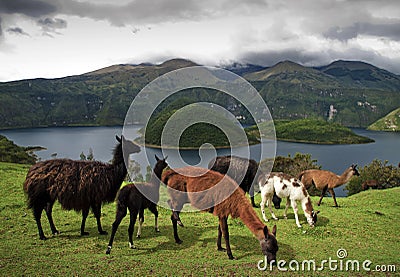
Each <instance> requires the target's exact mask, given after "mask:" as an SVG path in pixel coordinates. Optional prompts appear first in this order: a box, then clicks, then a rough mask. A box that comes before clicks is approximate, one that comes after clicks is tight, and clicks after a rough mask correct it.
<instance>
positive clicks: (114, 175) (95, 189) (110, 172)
mask: <svg viewBox="0 0 400 277" xmlns="http://www.w3.org/2000/svg"><path fill="white" fill-rule="evenodd" d="M116 139H117V141H118V144H117V145H116V147H115V149H114V157H113V160H112V163H111V164H108V163H102V162H99V161H74V160H70V159H54V160H48V161H43V162H39V163H36V164H34V165H33V166H32V167H31V168H30V169H29V172H28V174H27V176H26V180H25V182H24V191H25V193H26V194H27V198H28V207H29V208H30V209H32V210H33V215H34V217H35V220H36V224H37V227H38V230H39V237H40V239H41V240H45V239H46V237H45V235H44V233H43V229H42V224H41V221H40V218H41V215H42V211H43V210H45V211H46V214H47V218H48V220H49V223H50V228H51V232H52V233H53V235H55V234H59V231H58V230H57V229H56V227H55V225H54V222H53V218H52V208H53V204H54V202H55V201H56V200H58V201H59V202H60V204H61V206H62V208H63V209H66V210H75V211H82V224H81V235H88V234H89V233H88V232H85V222H86V218H87V216H88V214H89V209H90V208H91V209H92V211H93V214H94V216H95V217H96V220H97V229H98V231H99V233H100V234H107V232H106V231H103V228H102V227H101V222H100V215H101V205H102V204H103V203H109V202H113V201H114V199H115V196H116V194H117V192H118V190H119V188H120V186H121V184H122V182H123V180H124V179H125V177H126V174H127V168H126V164H125V160H124V153H125V154H126V156H125V158H126V159H127V158H128V156H129V154H131V153H137V152H139V151H140V147H139V146H137V145H136V144H134V143H133V142H131V141H129V140H126V139H125V138H124V137H123V136H121V138H119V137H118V136H116Z"/></svg>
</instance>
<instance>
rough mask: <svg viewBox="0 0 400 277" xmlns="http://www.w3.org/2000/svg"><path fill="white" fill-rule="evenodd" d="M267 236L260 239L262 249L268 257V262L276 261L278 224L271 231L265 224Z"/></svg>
mask: <svg viewBox="0 0 400 277" xmlns="http://www.w3.org/2000/svg"><path fill="white" fill-rule="evenodd" d="M263 231H264V235H265V238H264V239H262V240H260V245H261V250H262V252H263V254H264V256H266V257H267V262H268V264H270V263H274V262H276V252H278V241H277V240H276V225H274V227H273V228H272V232H269V230H268V227H267V226H264V230H263Z"/></svg>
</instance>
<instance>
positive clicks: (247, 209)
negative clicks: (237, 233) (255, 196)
mask: <svg viewBox="0 0 400 277" xmlns="http://www.w3.org/2000/svg"><path fill="white" fill-rule="evenodd" d="M246 201H247V199H246ZM247 202H248V201H247ZM247 202H246V204H247V205H244V206H242V207H238V208H239V210H238V211H239V217H240V219H241V220H242V222H243V223H244V224H245V225H246V226H247V228H249V230H250V231H251V232H252V233H253V234H254V236H255V237H256V238H257V239H258V240H262V239H265V235H264V224H263V223H262V221H261V220H260V218H259V217H258V215H257V214H256V212H255V211H254V209H253V207H251V205H250V203H247Z"/></svg>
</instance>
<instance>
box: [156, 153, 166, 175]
mask: <svg viewBox="0 0 400 277" xmlns="http://www.w3.org/2000/svg"><path fill="white" fill-rule="evenodd" d="M154 157H155V158H156V161H157V163H156V165H155V166H154V172H158V173H160V174H161V172H162V171H163V170H164V168H166V167H167V166H168V164H167V162H166V160H167V158H168V156H166V157H165V158H164V159H160V158H159V157H157V155H154Z"/></svg>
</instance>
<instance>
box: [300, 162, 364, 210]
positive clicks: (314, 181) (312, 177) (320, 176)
mask: <svg viewBox="0 0 400 277" xmlns="http://www.w3.org/2000/svg"><path fill="white" fill-rule="evenodd" d="M354 175H355V176H360V173H358V170H357V165H351V166H350V167H349V168H347V169H346V170H345V171H344V172H343V173H342V175H340V176H339V175H336V174H335V173H333V172H331V171H327V170H320V169H309V170H305V171H303V172H301V173H300V174H299V176H298V179H299V180H301V182H302V183H303V184H304V185H305V186H306V188H307V189H308V188H309V187H311V186H312V185H314V186H315V187H316V188H317V189H318V190H320V191H321V198H320V199H319V201H318V206H319V205H321V202H322V198H324V195H325V193H326V191H327V190H328V191H329V193H330V194H331V195H332V198H333V202H335V207H339V205H338V204H337V202H336V197H335V191H334V190H333V189H334V188H337V187H339V186H341V185H343V184H346V183H347V182H348V181H349V180H350V179H351V177H353V176H354Z"/></svg>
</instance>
